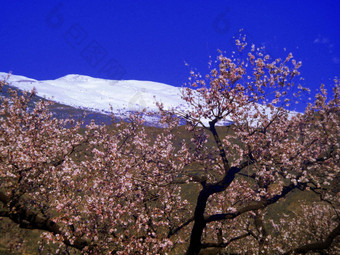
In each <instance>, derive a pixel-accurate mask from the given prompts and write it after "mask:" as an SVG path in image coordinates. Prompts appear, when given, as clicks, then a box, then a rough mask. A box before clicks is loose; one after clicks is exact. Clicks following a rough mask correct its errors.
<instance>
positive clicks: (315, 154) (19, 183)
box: [0, 40, 340, 254]
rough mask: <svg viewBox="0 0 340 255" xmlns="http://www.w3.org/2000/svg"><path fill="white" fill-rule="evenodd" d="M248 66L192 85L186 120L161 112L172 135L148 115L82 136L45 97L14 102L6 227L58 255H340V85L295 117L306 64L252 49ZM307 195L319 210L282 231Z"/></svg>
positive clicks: (5, 174)
mask: <svg viewBox="0 0 340 255" xmlns="http://www.w3.org/2000/svg"><path fill="white" fill-rule="evenodd" d="M237 45H238V46H239V48H240V50H242V51H244V50H245V49H246V48H247V47H246V44H245V43H244V42H243V41H242V40H239V41H238V42H237ZM246 56H247V57H246V59H244V60H242V59H239V58H235V57H231V58H227V57H225V56H224V55H223V54H221V55H220V56H219V57H218V58H217V61H216V63H215V64H216V68H213V69H212V70H211V72H210V74H208V75H206V76H205V77H204V78H202V76H201V75H199V74H195V73H194V72H192V77H191V82H190V85H192V88H189V87H187V88H183V90H182V98H183V99H184V100H185V101H186V102H187V103H188V105H189V107H188V110H187V111H186V112H178V111H177V110H170V111H166V110H164V108H163V106H162V104H160V103H159V104H158V106H159V112H160V114H161V115H162V116H161V120H160V122H161V125H162V127H163V128H162V129H156V128H149V127H146V126H144V125H143V119H142V117H141V116H142V114H144V113H136V114H132V115H131V116H130V121H128V122H118V121H113V122H112V125H109V126H104V125H97V124H96V123H95V122H94V121H92V122H91V123H90V124H88V125H87V126H85V127H84V126H82V124H81V123H78V122H75V121H74V120H59V119H56V118H54V117H53V115H52V114H51V113H50V112H49V110H48V108H49V105H50V104H51V103H50V102H48V101H39V102H38V103H35V104H32V98H33V97H34V91H33V92H32V93H29V92H22V93H21V92H20V93H19V92H17V91H15V90H10V89H9V90H7V93H9V96H8V97H3V98H1V99H0V100H1V101H0V105H1V108H0V180H1V181H0V202H1V204H2V207H1V209H0V216H2V217H8V218H10V219H11V220H12V221H14V222H16V223H18V224H20V227H22V228H33V229H40V230H43V231H46V232H45V233H44V234H43V237H44V239H45V240H47V241H53V242H57V243H59V244H60V247H59V249H58V250H57V253H58V252H61V250H60V249H68V247H73V248H75V249H77V250H80V251H81V252H82V253H84V254H134V253H140V254H166V253H169V252H175V253H183V251H184V250H185V249H186V252H187V254H198V253H199V252H200V251H201V250H202V249H211V248H214V249H217V250H218V252H220V251H221V252H229V253H248V254H294V253H306V252H313V251H320V250H324V251H329V252H338V249H339V247H337V246H336V241H337V240H338V238H339V234H340V225H339V221H340V218H339V200H338V195H339V194H338V190H336V189H335V188H334V186H335V185H334V183H336V180H337V179H338V178H339V170H340V167H339V166H340V157H339V155H340V146H339V142H340V137H339V134H340V108H339V107H340V98H339V96H340V85H339V81H337V80H336V81H335V86H334V90H333V96H332V97H331V98H329V97H328V98H327V96H328V95H327V91H326V90H325V89H324V88H323V87H321V92H320V93H319V94H318V95H317V96H316V98H315V102H314V103H313V104H310V105H309V106H308V107H307V108H306V110H305V112H304V113H303V114H302V113H301V114H297V113H292V112H290V111H288V110H287V109H286V108H285V107H287V105H288V104H290V102H291V101H292V100H297V98H298V96H299V95H300V94H301V93H302V92H303V91H304V90H306V89H304V88H302V87H301V86H298V87H297V88H296V89H295V84H294V78H295V77H296V76H298V74H299V72H298V69H299V67H300V66H301V63H297V62H296V61H295V60H294V59H293V56H292V55H291V54H289V55H288V57H287V58H286V59H284V60H281V59H276V60H272V59H271V58H270V57H269V56H268V55H264V54H262V53H261V51H259V50H256V49H255V47H253V46H252V47H251V48H250V51H249V53H248V54H246ZM1 88H2V89H8V88H7V86H5V83H1ZM176 116H177V117H176ZM180 117H182V118H183V119H185V121H186V124H185V125H184V126H180V123H181V121H182V120H181V119H180ZM207 120H208V121H207ZM223 120H229V121H230V122H231V124H230V125H228V126H225V127H223V128H220V127H217V124H218V123H219V122H220V121H223ZM298 192H307V193H308V194H313V195H314V200H318V201H317V202H315V204H311V203H308V202H306V203H305V204H304V205H303V206H300V207H299V208H297V210H296V211H294V212H290V214H289V212H288V213H287V214H285V213H283V212H282V213H280V214H277V215H276V217H274V218H273V210H274V209H273V208H274V207H275V206H276V205H278V204H279V203H281V206H282V204H283V203H284V200H286V199H288V198H289V197H292V196H294V194H296V193H298ZM307 193H306V194H307ZM188 194H191V195H192V196H194V197H195V198H194V199H192V197H188ZM287 215H288V216H287Z"/></svg>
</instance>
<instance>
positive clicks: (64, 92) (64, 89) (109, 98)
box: [0, 72, 296, 125]
mask: <svg viewBox="0 0 340 255" xmlns="http://www.w3.org/2000/svg"><path fill="white" fill-rule="evenodd" d="M0 80H6V81H7V82H8V83H9V84H10V85H11V86H14V87H16V88H19V89H21V90H32V89H33V88H35V89H36V91H37V95H38V96H40V97H43V98H46V99H50V100H52V101H55V102H58V103H61V104H64V105H69V106H72V107H75V108H82V109H86V110H91V111H95V112H100V113H104V114H110V113H111V112H112V111H113V113H115V115H116V116H119V115H120V114H121V113H122V114H124V113H126V112H133V111H137V110H142V109H144V108H146V109H147V110H148V111H156V112H157V110H158V108H157V106H156V104H155V102H156V101H158V102H161V103H163V105H164V108H165V109H170V108H177V109H182V110H183V109H184V110H185V109H188V107H189V106H188V105H187V104H186V102H185V101H184V100H182V99H181V93H180V89H181V88H179V87H175V86H171V85H167V84H164V83H159V82H152V81H137V80H106V79H99V78H93V77H90V76H85V75H78V74H69V75H66V76H64V77H61V78H58V79H55V80H44V81H38V80H35V79H31V78H27V77H25V76H21V75H10V76H9V75H8V74H7V73H2V72H0ZM111 107H112V110H111ZM260 107H261V108H262V107H264V106H260ZM264 110H265V111H266V112H268V114H269V109H266V108H265V107H264ZM295 114H296V112H291V115H292V116H293V115H295ZM148 118H151V117H148ZM147 121H148V122H155V121H157V120H156V119H149V120H147ZM208 121H209V120H202V122H203V123H205V124H208ZM230 122H231V120H230V119H226V120H224V121H220V122H219V123H218V124H219V125H226V124H228V123H229V124H230Z"/></svg>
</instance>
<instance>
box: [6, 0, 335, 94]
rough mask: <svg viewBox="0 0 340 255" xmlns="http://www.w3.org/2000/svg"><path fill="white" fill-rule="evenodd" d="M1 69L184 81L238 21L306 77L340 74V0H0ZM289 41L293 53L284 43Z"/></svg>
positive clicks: (227, 40) (48, 75) (309, 80)
mask: <svg viewBox="0 0 340 255" xmlns="http://www.w3.org/2000/svg"><path fill="white" fill-rule="evenodd" d="M0 14H1V22H0V57H1V62H0V71H2V72H8V71H12V72H13V74H20V75H25V76H28V77H31V78H35V79H55V78H59V77H61V76H64V75H66V74H84V75H90V76H93V77H101V78H110V79H138V80H151V81H158V82H164V83H167V84H171V85H175V86H181V85H183V84H184V83H185V82H186V81H187V77H188V74H189V68H188V67H187V66H185V65H184V63H185V62H187V63H188V64H190V66H191V67H194V68H197V69H198V70H199V71H201V72H202V73H205V72H207V70H208V69H207V68H208V65H207V62H208V60H209V56H212V57H213V58H214V57H215V56H216V55H217V49H221V50H226V51H231V50H232V49H233V48H232V37H233V36H234V35H237V34H238V31H239V29H240V28H243V29H244V32H245V33H246V34H247V35H248V39H249V42H250V43H255V44H256V45H265V46H266V47H267V48H266V52H268V53H270V55H272V56H273V57H284V56H285V55H286V54H287V53H288V52H292V53H293V55H294V56H295V58H296V59H297V60H301V61H302V63H303V66H302V68H301V71H302V76H303V77H304V78H305V85H307V86H309V87H312V88H317V87H319V85H320V83H322V82H323V83H326V85H327V87H330V86H331V85H332V83H333V82H332V81H333V78H334V77H335V76H336V75H338V76H339V74H340V32H339V31H340V1H337V0H320V1H305V0H300V1H298V0H295V1H293V0H291V1H267V0H257V1H254V0H249V1H214V0H211V1H200V0H195V1H194V0H192V1H184V0H182V1H177V0H162V1H161V0H159V1H156V0H139V1H137V0H135V1H132V0H120V1H118V0H100V1H85V0H83V1H75V0H70V1H66V0H59V1H54V0H48V1H46V0H43V1H42V0H39V1H38V0H37V1H24V0H23V1H2V2H1V10H0ZM284 48H286V49H287V52H284V50H283V49H284Z"/></svg>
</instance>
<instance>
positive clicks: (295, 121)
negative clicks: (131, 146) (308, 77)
mask: <svg viewBox="0 0 340 255" xmlns="http://www.w3.org/2000/svg"><path fill="white" fill-rule="evenodd" d="M236 42H237V45H238V47H239V50H240V51H241V52H242V53H244V52H243V51H244V50H245V48H246V43H245V41H244V40H243V41H242V40H237V41H236ZM247 56H248V57H247V58H246V59H244V60H242V59H237V58H227V57H225V56H223V55H220V56H219V57H218V60H217V68H215V69H212V71H211V72H210V74H209V75H206V76H205V77H204V78H202V76H201V75H200V74H195V73H194V72H192V78H191V85H192V87H194V88H195V90H191V89H190V88H185V89H183V99H184V100H185V101H186V102H187V103H188V104H189V105H190V106H191V107H189V109H190V110H189V112H185V113H181V112H180V113H178V114H180V115H182V116H183V117H184V118H186V119H187V123H188V129H189V130H194V129H197V128H198V127H203V129H204V130H206V136H208V135H210V137H212V139H213V140H214V142H215V144H214V145H213V146H211V145H210V144H209V145H208V143H207V139H203V141H202V137H197V140H196V141H193V142H194V143H196V148H197V147H198V144H199V147H200V154H199V156H196V157H195V154H193V153H192V154H190V155H191V157H190V158H188V159H187V160H188V161H190V162H200V164H201V165H202V166H203V168H204V169H205V172H206V175H205V178H203V179H202V180H201V181H200V185H201V190H200V192H199V195H198V197H197V202H196V208H195V211H194V217H193V222H194V224H193V228H192V232H191V238H190V245H189V248H188V251H187V254H198V253H199V252H200V250H201V249H202V248H208V247H221V248H222V247H227V248H228V247H229V249H227V250H228V251H232V252H242V253H243V252H250V253H252V254H253V253H254V254H256V253H258V254H273V253H284V252H287V253H293V252H308V251H309V250H311V251H312V250H315V251H316V250H322V249H326V248H329V247H330V246H331V244H332V241H333V240H334V239H335V238H336V237H337V236H338V235H339V231H340V226H339V215H338V210H339V207H338V204H337V203H338V202H339V201H336V195H338V194H336V193H334V191H333V192H331V186H330V185H331V183H332V182H333V185H334V182H335V178H338V177H339V169H340V164H339V163H340V161H339V152H340V150H339V141H340V136H339V134H340V108H339V102H340V99H339V82H338V81H337V80H336V81H335V86H334V93H333V98H331V99H329V100H327V92H326V90H325V89H324V88H323V87H321V93H320V94H318V95H317V96H316V100H315V103H314V104H313V105H312V104H310V105H309V106H308V107H307V109H306V111H305V112H304V113H303V114H298V113H292V112H289V111H288V110H286V108H285V107H288V106H289V104H290V103H291V101H293V100H294V101H296V100H298V97H299V95H300V94H301V93H302V91H303V90H306V89H305V88H302V87H301V86H300V85H299V86H298V87H297V88H296V89H295V84H294V78H295V76H297V75H298V74H299V72H298V68H299V67H300V65H301V63H297V62H296V61H295V60H294V59H293V56H292V54H289V55H288V57H287V58H286V59H284V60H281V59H276V60H272V59H270V57H269V56H268V55H265V56H264V55H263V54H262V53H261V51H260V50H258V49H257V50H256V49H255V47H254V46H252V47H251V49H250V51H249V53H248V54H247ZM294 101H293V102H294ZM224 120H229V121H231V123H232V124H231V125H229V126H226V127H224V128H225V129H226V130H227V131H226V132H224V134H223V135H221V133H222V132H220V131H219V130H221V129H218V128H217V127H216V125H217V124H218V123H219V122H221V121H224ZM295 190H311V191H313V192H315V193H316V194H318V196H320V199H321V200H325V201H327V202H328V203H330V204H331V205H332V206H331V209H330V210H333V212H332V213H331V215H332V219H333V222H332V224H330V225H329V228H328V229H327V231H325V232H323V236H322V237H320V238H319V239H318V241H315V242H314V243H310V242H311V240H314V238H313V237H312V236H304V237H305V239H304V240H303V241H301V242H299V243H294V242H292V241H287V242H288V243H291V245H288V246H287V248H286V250H285V249H283V248H282V244H280V242H276V245H274V242H272V240H271V239H272V238H273V237H272V236H271V234H270V233H269V230H267V228H268V226H267V225H268V224H267V223H266V222H264V221H265V220H266V217H265V215H266V214H267V211H268V209H269V208H270V206H271V205H273V204H275V203H277V202H279V201H280V200H282V199H284V198H285V197H287V196H288V195H289V194H290V193H292V192H293V191H295ZM337 199H338V197H337ZM313 208H314V209H316V208H321V206H320V207H313ZM306 210H307V211H308V210H310V208H309V209H306ZM316 210H317V209H316ZM319 213H320V214H322V210H321V209H320V211H317V212H316V214H319ZM306 220H308V218H305V217H300V218H299V220H298V221H297V223H296V224H295V227H296V228H297V229H298V232H299V231H300V232H301V233H302V231H303V229H304V227H305V226H304V225H305V224H306V223H304V221H306ZM323 220H324V221H327V220H329V219H326V218H325V219H323ZM299 225H300V227H299ZM320 228H321V226H320ZM204 232H206V233H204ZM287 235H289V233H287ZM204 236H208V237H212V236H215V237H214V238H213V239H214V240H213V241H210V240H209V241H208V242H202V240H203V239H204ZM210 239H211V238H210ZM303 242H305V245H304V246H302V247H299V245H301V244H303ZM269 244H271V245H272V246H271V247H270V245H269ZM293 244H296V245H295V246H294V245H293ZM230 247H231V248H230ZM288 247H289V249H288ZM338 248H339V247H338ZM287 249H288V250H287Z"/></svg>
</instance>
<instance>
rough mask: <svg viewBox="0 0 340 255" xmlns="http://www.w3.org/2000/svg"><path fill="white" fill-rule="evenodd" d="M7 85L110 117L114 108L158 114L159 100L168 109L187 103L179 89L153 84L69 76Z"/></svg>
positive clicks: (18, 78) (15, 80) (13, 77)
mask: <svg viewBox="0 0 340 255" xmlns="http://www.w3.org/2000/svg"><path fill="white" fill-rule="evenodd" d="M7 76H8V74H7V73H0V79H2V80H3V79H5V78H6V77H7ZM7 82H8V83H9V85H11V86H14V87H16V88H19V89H21V90H32V89H33V88H35V89H36V91H37V95H38V96H40V97H44V98H46V99H50V100H52V101H55V102H58V103H61V104H65V105H70V106H73V107H77V108H84V109H90V110H93V111H98V112H103V113H110V112H111V107H112V109H113V110H114V111H115V110H121V109H125V110H126V111H135V110H141V109H143V108H147V109H149V110H151V111H152V110H157V107H156V104H155V102H156V100H157V101H159V102H162V103H163V104H164V106H165V108H171V107H177V106H179V105H181V104H183V103H184V102H183V101H182V100H181V97H180V88H178V87H174V86H170V85H166V84H164V83H158V82H151V81H137V80H119V81H117V80H106V79H98V78H92V77H90V76H85V75H77V74H70V75H66V76H64V77H61V78H59V79H56V80H44V81H38V80H35V79H31V78H27V77H25V76H20V75H10V76H9V78H8V80H7Z"/></svg>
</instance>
